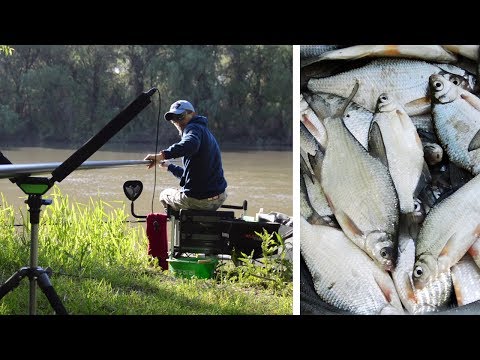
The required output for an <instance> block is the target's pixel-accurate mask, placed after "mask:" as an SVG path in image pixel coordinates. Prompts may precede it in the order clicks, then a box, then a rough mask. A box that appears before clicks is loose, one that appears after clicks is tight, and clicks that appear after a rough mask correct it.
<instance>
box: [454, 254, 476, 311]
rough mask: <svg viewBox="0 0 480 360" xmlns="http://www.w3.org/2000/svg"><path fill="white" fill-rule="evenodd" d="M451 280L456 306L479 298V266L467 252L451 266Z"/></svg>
mask: <svg viewBox="0 0 480 360" xmlns="http://www.w3.org/2000/svg"><path fill="white" fill-rule="evenodd" d="M452 280H453V287H454V289H455V296H456V297H457V304H458V306H463V305H467V304H470V303H472V302H474V301H477V300H480V268H479V267H478V266H477V264H476V263H475V262H474V261H473V259H472V257H471V256H470V255H469V254H466V255H465V256H464V257H463V258H462V259H460V261H459V262H458V263H456V264H455V265H453V266H452Z"/></svg>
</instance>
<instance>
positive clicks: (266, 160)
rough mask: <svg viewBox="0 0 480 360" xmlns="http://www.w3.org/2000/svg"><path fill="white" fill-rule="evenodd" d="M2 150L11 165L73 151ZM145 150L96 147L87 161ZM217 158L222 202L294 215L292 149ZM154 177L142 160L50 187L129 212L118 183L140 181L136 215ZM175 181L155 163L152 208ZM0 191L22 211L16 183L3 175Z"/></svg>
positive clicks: (143, 208) (136, 155)
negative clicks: (224, 187) (224, 186)
mask: <svg viewBox="0 0 480 360" xmlns="http://www.w3.org/2000/svg"><path fill="white" fill-rule="evenodd" d="M2 152H3V154H4V155H5V156H6V157H7V158H8V159H9V160H10V161H11V162H12V163H14V164H16V163H38V162H62V161H64V160H65V159H67V158H68V157H69V156H70V155H71V154H72V153H73V152H74V150H71V149H51V148H33V147H32V148H26V147H22V148H7V149H2ZM151 152H153V151H151ZM146 154H147V152H139V151H135V152H131V151H130V152H125V151H97V152H96V153H95V154H94V155H92V157H90V158H89V159H88V160H142V159H143V158H144V157H145V155H146ZM222 160H223V167H224V172H225V178H226V179H227V182H228V187H227V194H228V198H227V201H226V202H225V204H229V205H242V203H243V200H247V202H248V209H247V212H246V215H250V216H255V213H257V212H258V211H259V210H260V209H262V208H263V212H265V213H268V212H271V211H275V212H280V213H284V214H287V215H289V216H292V215H293V190H292V177H293V171H292V152H291V151H224V152H222ZM49 175H50V174H45V175H39V176H46V177H49ZM154 177H155V171H154V169H150V170H148V169H147V168H146V166H144V165H137V166H129V167H119V168H107V169H94V170H76V171H73V172H72V173H71V174H70V175H68V176H67V177H66V178H65V179H64V180H63V181H62V182H60V183H56V185H55V186H56V187H58V188H59V189H60V191H61V192H62V194H64V195H68V197H69V199H70V200H71V201H76V202H80V203H84V204H86V203H88V202H89V201H90V198H93V199H94V200H98V199H99V198H101V199H102V200H103V201H106V202H108V203H109V204H110V205H112V206H114V207H117V206H118V207H121V206H123V204H126V211H127V212H128V213H129V209H130V201H129V200H128V199H127V198H126V197H125V195H124V193H123V183H124V182H125V181H126V180H140V181H142V183H143V187H144V189H143V193H142V195H141V196H140V197H139V198H138V200H136V201H135V212H136V213H137V214H138V215H146V214H147V213H149V212H152V196H153V191H154V184H155V181H154ZM178 182H179V180H177V179H176V178H175V177H174V176H173V175H172V174H170V173H168V172H166V171H164V170H163V169H161V168H157V171H156V186H155V195H154V202H153V211H154V212H163V208H162V206H161V205H160V202H159V200H158V196H159V194H160V192H161V190H163V189H164V188H166V187H178ZM52 190H53V189H50V190H49V192H47V193H46V194H45V195H44V196H43V197H44V198H47V199H48V194H49V193H50V192H52ZM0 192H1V193H2V194H3V195H4V197H5V199H6V201H7V203H8V204H10V205H13V206H14V208H15V211H16V213H17V214H18V213H19V211H20V210H22V211H26V209H27V205H26V204H24V200H25V199H26V196H25V194H24V193H23V192H22V191H21V190H20V188H18V186H17V185H15V184H13V183H11V182H10V181H9V180H8V179H0ZM235 214H236V216H239V215H240V214H241V210H236V211H235ZM131 219H133V217H131Z"/></svg>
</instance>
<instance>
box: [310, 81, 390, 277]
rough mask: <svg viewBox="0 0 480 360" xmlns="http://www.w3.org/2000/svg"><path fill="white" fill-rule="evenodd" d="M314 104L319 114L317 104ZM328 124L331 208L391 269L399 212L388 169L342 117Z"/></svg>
mask: <svg viewBox="0 0 480 360" xmlns="http://www.w3.org/2000/svg"><path fill="white" fill-rule="evenodd" d="M357 88H358V86H357ZM307 101H308V100H307ZM310 105H311V106H312V109H313V110H314V111H316V107H315V105H314V104H310ZM324 126H325V129H326V130H327V137H328V143H327V147H326V149H325V157H324V159H323V163H322V169H321V185H322V189H323V191H324V193H325V196H326V198H327V201H328V204H329V205H330V209H331V210H332V211H333V213H334V214H335V217H336V219H337V221H338V223H339V224H340V226H341V228H342V229H343V231H344V232H345V235H346V236H347V237H348V238H350V239H351V240H352V241H353V242H354V243H355V244H356V245H358V246H359V247H360V248H361V249H362V250H364V251H365V252H366V253H367V254H368V255H369V256H370V257H372V259H374V260H375V261H377V262H378V264H379V265H380V266H382V267H383V268H385V269H386V270H391V269H392V268H393V267H394V265H395V251H396V238H397V234H396V231H397V224H398V216H399V214H398V198H397V194H396V191H395V188H394V185H393V181H392V178H391V177H390V174H389V172H388V169H387V168H386V167H385V166H384V165H383V164H382V163H381V162H380V161H379V160H377V159H375V158H373V157H372V156H371V155H369V154H368V152H367V151H366V150H365V149H364V148H363V146H362V145H360V143H359V142H358V141H357V140H356V139H355V138H354V137H353V135H352V134H351V133H350V132H349V131H348V129H347V128H346V127H345V124H344V122H343V119H342V118H341V117H340V116H339V115H336V116H333V117H328V118H326V119H324Z"/></svg>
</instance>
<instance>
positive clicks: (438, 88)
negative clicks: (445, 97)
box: [433, 81, 443, 90]
mask: <svg viewBox="0 0 480 360" xmlns="http://www.w3.org/2000/svg"><path fill="white" fill-rule="evenodd" d="M433 86H434V87H435V89H436V90H442V89H443V84H442V82H441V81H435V82H434V83H433Z"/></svg>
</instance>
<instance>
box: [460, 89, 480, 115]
mask: <svg viewBox="0 0 480 360" xmlns="http://www.w3.org/2000/svg"><path fill="white" fill-rule="evenodd" d="M460 97H461V98H462V99H463V100H465V101H466V102H467V103H469V104H470V105H472V107H473V108H475V110H478V111H480V99H479V98H478V97H476V96H475V95H473V94H471V93H469V92H468V91H463V92H462V93H461V94H460Z"/></svg>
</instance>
